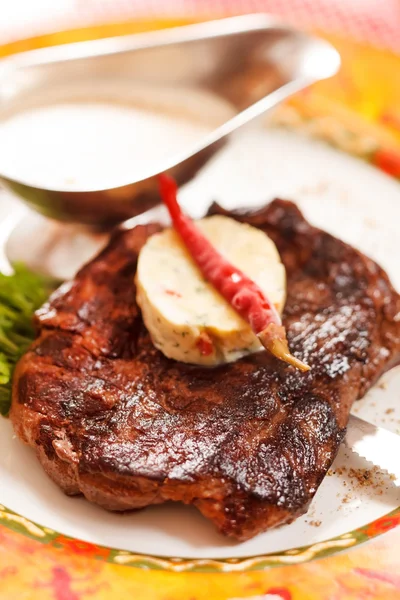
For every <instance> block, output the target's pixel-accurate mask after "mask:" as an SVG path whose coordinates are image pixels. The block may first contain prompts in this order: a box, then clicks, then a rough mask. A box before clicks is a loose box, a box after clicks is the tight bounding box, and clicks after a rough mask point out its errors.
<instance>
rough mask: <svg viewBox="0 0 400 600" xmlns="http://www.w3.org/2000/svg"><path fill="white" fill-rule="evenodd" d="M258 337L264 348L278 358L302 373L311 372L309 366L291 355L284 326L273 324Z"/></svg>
mask: <svg viewBox="0 0 400 600" xmlns="http://www.w3.org/2000/svg"><path fill="white" fill-rule="evenodd" d="M257 337H258V339H259V340H260V342H261V343H262V345H263V346H264V348H266V349H267V350H268V351H269V352H271V354H273V355H274V356H276V358H279V359H280V360H283V361H284V362H287V363H288V364H289V365H292V366H293V367H296V368H297V369H300V371H303V372H305V371H309V370H310V367H309V366H308V365H306V364H305V363H303V361H301V360H300V359H298V358H296V357H295V356H293V354H291V353H290V351H289V346H288V342H287V339H286V333H285V328H284V327H283V326H282V325H276V324H275V323H271V324H270V325H268V327H267V328H266V329H264V331H261V332H260V333H259V334H258V336H257Z"/></svg>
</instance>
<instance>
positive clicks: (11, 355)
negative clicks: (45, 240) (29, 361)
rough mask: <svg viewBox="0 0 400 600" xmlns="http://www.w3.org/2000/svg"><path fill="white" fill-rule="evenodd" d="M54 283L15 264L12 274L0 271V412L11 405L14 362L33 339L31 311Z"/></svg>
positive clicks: (41, 301)
mask: <svg viewBox="0 0 400 600" xmlns="http://www.w3.org/2000/svg"><path fill="white" fill-rule="evenodd" d="M54 287H55V282H54V281H53V280H50V279H49V278H47V277H44V276H42V275H37V274H36V273H32V272H31V271H29V270H28V269H26V268H25V267H24V266H22V265H17V266H16V267H15V270H14V274H13V275H3V274H1V273H0V414H2V415H7V414H8V411H9V410H10V406H11V383H12V375H13V372H14V368H15V365H16V364H17V362H18V360H19V359H20V358H21V356H22V355H23V354H24V352H26V350H27V349H28V348H29V346H30V344H31V343H32V342H33V340H34V339H35V330H34V327H33V321H32V318H33V313H34V312H35V310H36V309H38V308H39V307H40V306H41V305H42V304H43V303H44V302H45V301H46V300H47V298H48V296H49V294H50V292H51V291H52V290H53V289H54Z"/></svg>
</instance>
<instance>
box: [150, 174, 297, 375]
mask: <svg viewBox="0 0 400 600" xmlns="http://www.w3.org/2000/svg"><path fill="white" fill-rule="evenodd" d="M159 183H160V193H161V198H162V200H163V202H164V204H165V205H166V207H167V208H168V211H169V214H170V216H171V219H172V222H173V225H174V227H175V229H176V231H177V232H178V233H179V235H180V237H181V238H182V241H183V243H184V244H185V246H186V248H187V249H188V251H189V253H190V255H191V256H192V258H193V260H194V261H195V262H196V264H197V266H198V267H199V269H200V271H201V272H202V273H203V275H204V277H205V278H206V279H207V280H208V281H209V282H210V283H211V284H212V285H213V286H214V287H215V289H216V290H217V291H218V292H219V293H220V294H221V296H223V298H225V300H226V301H227V302H228V303H229V304H230V305H231V306H232V307H233V308H234V309H235V310H236V312H238V313H239V314H240V316H241V317H242V318H243V319H244V320H245V321H247V323H249V325H250V327H251V328H252V330H253V331H254V333H255V334H256V335H257V336H258V338H259V339H260V341H261V343H262V344H263V346H264V347H265V348H266V349H267V350H269V351H270V352H271V353H272V354H274V355H275V356H277V357H278V358H280V359H281V360H284V361H286V362H288V363H290V364H291V365H293V366H295V367H297V368H298V369H301V370H302V371H308V369H309V367H308V366H307V365H305V364H304V363H303V362H302V361H301V360H299V359H298V358H296V357H295V356H293V355H292V354H290V352H289V349H288V343H287V339H286V332H285V328H284V327H283V326H282V321H281V318H280V316H279V314H278V312H277V310H276V308H275V307H274V305H273V304H272V303H271V302H270V301H269V299H268V298H267V297H266V296H265V294H264V292H263V291H262V290H261V288H260V287H259V286H258V285H257V284H256V283H255V282H254V281H252V280H251V279H250V278H249V277H247V275H245V274H244V273H243V272H242V271H240V270H239V269H237V268H236V267H234V266H233V265H231V264H230V263H229V262H228V261H227V260H226V259H225V258H224V257H223V256H222V255H221V254H220V253H219V252H218V250H216V249H215V248H214V246H213V245H212V244H211V243H210V242H209V240H208V239H207V238H206V237H205V236H204V235H203V233H202V232H201V231H200V230H199V229H198V228H197V226H196V225H195V223H194V222H193V221H192V220H191V219H190V218H189V217H187V216H186V215H184V214H183V213H182V211H181V209H180V206H179V204H178V201H177V198H176V193H177V185H176V183H175V181H174V180H173V179H172V177H170V176H168V175H165V174H162V175H160V176H159Z"/></svg>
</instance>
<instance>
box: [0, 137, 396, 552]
mask: <svg viewBox="0 0 400 600" xmlns="http://www.w3.org/2000/svg"><path fill="white" fill-rule="evenodd" d="M275 196H280V197H283V198H288V199H293V200H295V201H296V202H297V203H298V205H299V206H300V208H301V209H302V210H303V211H304V213H305V215H306V217H307V218H308V219H309V220H310V221H311V222H312V223H313V224H315V225H318V226H320V227H323V228H324V229H326V230H328V231H329V232H331V233H333V234H335V235H337V236H339V237H341V238H342V239H344V240H345V241H347V242H350V243H351V244H353V245H354V246H356V247H358V248H360V249H361V250H362V251H364V252H366V253H367V254H369V255H370V256H371V257H372V258H374V259H375V260H377V261H378V262H379V263H380V264H381V265H382V266H383V267H384V268H385V269H386V270H387V271H388V273H389V275H390V277H391V278H392V281H393V283H394V284H395V286H396V287H397V288H398V289H399V288H400V268H399V264H398V256H399V254H400V252H399V251H400V236H399V234H398V223H400V186H399V185H398V183H396V182H395V181H394V180H392V179H390V178H389V177H387V176H386V175H384V174H382V173H380V172H378V171H377V170H375V169H374V168H372V167H370V166H368V165H366V164H364V163H362V162H361V161H359V160H357V159H354V158H351V157H349V156H347V155H345V154H342V153H340V152H338V151H336V150H334V149H332V148H330V147H329V146H326V145H324V144H322V143H318V142H316V141H312V140H309V139H304V138H300V137H298V136H297V135H296V134H292V133H288V132H285V131H280V130H270V131H265V130H261V129H258V128H256V127H254V128H250V129H248V130H247V131H246V132H243V133H242V134H241V135H240V136H238V137H237V138H236V139H235V140H234V141H233V143H232V144H231V145H230V146H229V147H227V148H226V149H225V150H224V151H223V152H222V153H221V154H219V155H218V156H217V157H216V158H215V159H214V160H213V162H211V163H210V164H209V165H208V166H207V167H206V168H205V169H204V170H203V171H202V173H201V174H199V175H198V176H197V178H196V179H195V180H194V181H192V182H191V183H190V184H188V185H187V186H185V188H184V189H183V190H182V192H181V195H180V199H181V201H182V203H183V205H184V206H185V207H186V208H187V209H188V210H190V212H191V213H192V214H194V215H200V214H202V213H203V212H204V210H205V207H206V206H207V205H208V204H209V203H210V202H211V201H212V200H218V201H219V202H221V203H222V204H223V205H225V206H226V207H228V208H231V207H235V206H246V205H253V206H254V205H257V204H258V205H259V204H262V203H265V202H266V201H268V200H270V199H271V198H273V197H275ZM10 206H12V207H13V206H14V204H11V205H10V203H9V200H8V199H6V198H4V200H2V201H1V203H0V236H1V231H2V229H1V222H2V223H3V226H4V227H3V231H4V232H5V229H6V227H8V225H7V223H9V222H10V218H11V219H12V214H13V213H12V211H11V212H10ZM13 210H14V209H13ZM18 210H20V209H18ZM1 211H2V212H1ZM6 213H7V215H8V219H9V221H7V220H5V216H6ZM399 397H400V369H396V370H394V371H392V372H391V373H389V374H388V375H387V376H385V378H384V382H383V383H382V382H381V384H379V385H378V386H377V387H375V388H374V389H373V390H372V391H371V392H370V393H369V394H368V395H367V396H366V398H364V399H363V400H362V401H360V402H359V403H358V404H357V405H356V407H355V409H354V410H355V412H356V413H357V414H358V415H360V416H362V417H363V418H365V419H368V420H370V421H373V422H374V423H376V424H378V425H382V426H385V427H387V428H389V429H392V430H393V431H395V432H398V433H400V403H399ZM342 467H346V472H345V473H342V474H341V475H340V474H338V473H337V472H336V474H333V475H331V476H327V477H326V478H325V480H324V482H323V484H322V485H321V487H320V489H319V491H318V493H317V495H316V497H315V499H314V502H313V503H312V506H311V508H310V511H309V514H308V515H306V516H304V517H303V518H301V519H298V520H297V521H296V522H295V523H293V524H291V525H287V526H285V527H282V528H280V529H277V530H275V531H270V532H267V533H264V534H261V535H259V536H257V537H256V538H254V539H252V540H250V541H248V542H245V543H242V544H239V543H234V542H230V541H228V540H226V539H225V538H223V537H222V536H220V535H219V534H217V533H216V532H215V530H214V528H213V526H212V525H211V524H210V523H209V522H208V521H206V519H204V518H203V517H202V516H201V515H200V514H199V513H197V511H196V510H195V509H194V508H191V507H185V506H183V505H180V504H176V505H173V504H168V505H164V506H157V507H152V508H148V509H145V510H143V511H140V512H136V513H131V514H125V515H119V514H112V513H108V512H106V511H103V510H102V509H100V508H98V507H96V506H94V505H91V504H89V503H88V502H86V501H85V500H84V499H82V498H68V497H66V496H64V495H63V494H62V492H61V491H60V490H59V489H58V488H57V487H56V486H55V484H53V483H52V482H51V481H50V480H49V479H48V478H47V476H46V475H45V474H44V472H43V471H42V469H41V467H40V466H39V463H38V462H37V461H36V458H35V457H34V455H33V453H32V451H31V450H30V449H29V448H26V447H24V446H23V445H22V444H21V442H19V441H18V440H17V439H15V437H13V433H12V428H11V424H10V423H9V422H8V421H7V420H6V419H1V418H0V482H1V488H0V502H1V503H2V504H4V505H5V506H7V507H8V508H10V509H12V510H13V511H15V512H17V513H19V514H21V515H23V516H25V517H28V518H29V519H31V520H33V521H36V522H37V523H40V524H42V525H44V526H46V527H50V528H52V529H55V530H57V531H59V532H62V533H64V534H66V535H70V536H72V537H77V538H81V539H83V540H87V541H91V542H95V543H98V544H101V545H105V546H111V547H116V548H119V549H125V550H131V551H133V552H138V553H145V554H156V555H162V556H169V557H170V556H181V557H198V558H207V557H215V558H219V557H246V556H252V555H256V554H266V553H270V552H274V553H275V552H279V551H283V550H287V549H289V548H295V547H298V546H304V545H308V544H312V543H315V542H317V541H322V540H326V539H329V538H332V537H335V536H337V535H340V534H343V533H345V532H347V531H351V530H354V529H356V528H358V527H360V526H362V525H364V524H366V523H368V522H370V521H373V520H375V519H377V518H378V517H380V516H383V515H385V514H386V513H388V512H390V511H391V510H393V509H395V508H397V507H398V506H400V489H398V488H396V487H395V486H394V484H393V482H392V481H391V480H390V479H389V478H388V477H386V476H385V475H384V474H379V473H378V474H377V473H375V474H374V475H373V478H372V485H370V486H362V485H360V484H359V483H358V482H357V480H356V479H354V477H353V478H351V477H350V476H349V474H348V472H349V470H350V469H354V470H355V471H359V470H360V469H364V468H369V467H371V465H370V464H368V463H366V462H365V461H363V460H362V459H360V458H359V457H357V456H356V455H353V454H351V453H346V452H345V451H344V450H343V449H341V450H340V452H339V455H338V457H337V459H336V461H335V464H334V469H336V471H337V470H339V471H340V470H341V468H342ZM352 481H353V483H352Z"/></svg>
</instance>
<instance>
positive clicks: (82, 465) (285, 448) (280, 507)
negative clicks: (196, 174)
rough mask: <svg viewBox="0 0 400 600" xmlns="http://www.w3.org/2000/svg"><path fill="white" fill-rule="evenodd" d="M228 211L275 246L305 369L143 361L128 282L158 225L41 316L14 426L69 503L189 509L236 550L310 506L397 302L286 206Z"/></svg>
mask: <svg viewBox="0 0 400 600" xmlns="http://www.w3.org/2000/svg"><path fill="white" fill-rule="evenodd" d="M212 212H213V213H221V214H225V213H224V211H223V210H222V209H221V208H220V207H218V206H216V205H215V206H214V207H213V208H212ZM229 214H230V213H229ZM230 216H233V217H234V218H236V219H239V220H242V221H245V222H248V223H250V224H251V225H254V226H257V227H260V228H261V229H263V230H264V231H265V232H266V233H267V234H268V235H270V236H271V237H272V239H273V240H274V241H275V243H276V244H277V246H278V249H279V251H280V253H281V256H282V259H283V262H284V264H285V266H286V269H287V275H288V298H287V304H286V308H285V312H284V323H285V325H286V327H287V332H288V338H289V342H290V347H291V349H292V350H293V351H294V352H295V353H298V355H299V357H301V358H302V359H303V360H305V361H306V362H308V363H309V364H310V365H311V366H312V370H311V371H310V372H309V373H306V374H303V373H300V372H298V371H296V370H294V369H293V368H291V367H289V366H287V365H285V364H284V363H282V362H281V361H278V360H277V359H275V358H274V357H272V356H270V355H269V354H268V353H266V352H260V353H257V354H254V355H252V356H250V357H246V358H244V359H242V360H240V361H238V362H236V363H233V364H229V365H225V366H221V367H217V368H215V369H207V368H200V367H195V366H191V365H184V364H181V363H176V362H174V361H172V360H168V359H166V358H165V357H164V356H163V355H162V354H161V353H160V352H158V351H157V350H155V348H154V347H153V345H152V343H151V341H150V338H149V336H148V334H147V332H146V329H145V327H144V326H143V323H142V321H141V318H140V313H139V310H138V308H137V305H136V301H135V289H134V273H135V268H136V260H137V254H138V252H139V251H140V248H141V246H142V245H143V243H144V242H145V240H146V239H147V236H148V235H151V234H152V233H154V232H156V231H158V230H159V229H160V228H159V226H157V225H148V226H141V227H137V228H136V229H134V230H131V231H125V232H120V233H117V234H116V235H115V236H114V237H113V238H112V240H111V242H110V244H109V246H108V247H107V248H106V249H105V250H104V251H103V252H102V253H101V254H100V255H99V257H97V258H96V259H95V260H94V261H92V262H91V263H89V264H88V265H87V266H86V267H84V268H83V269H82V270H81V272H80V273H79V274H78V275H77V277H76V279H75V280H74V282H72V283H69V284H65V285H64V286H62V287H61V288H60V290H59V291H58V292H56V294H55V295H54V296H53V297H52V299H51V300H50V302H49V303H48V304H46V305H45V306H44V307H43V308H42V309H41V310H40V311H39V313H38V315H37V324H38V331H39V333H38V339H37V341H36V342H35V343H34V345H33V346H32V348H31V350H30V351H29V352H28V353H27V354H26V356H25V357H24V358H23V359H22V361H21V362H20V364H19V365H18V369H17V373H16V378H15V390H14V398H13V406H12V412H11V418H12V420H13V423H14V427H15V429H16V432H17V434H18V435H19V436H20V437H21V438H22V439H23V440H25V441H27V442H28V443H30V444H31V445H32V446H33V447H34V448H35V450H36V452H37V454H38V457H39V460H40V461H41V462H42V464H43V466H44V468H45V469H46V471H47V472H48V473H49V475H50V476H51V477H52V478H53V479H54V480H55V481H56V482H57V483H58V484H59V485H60V486H61V487H62V488H63V489H64V491H66V493H79V492H82V493H84V494H85V496H86V497H87V498H88V499H89V500H90V501H93V502H96V503H98V504H100V505H102V506H104V507H105V508H109V509H111V510H127V509H130V508H138V507H141V506H146V505H147V504H151V503H160V502H164V501H166V500H169V499H173V500H180V501H182V502H185V503H193V504H195V505H196V506H197V507H198V508H199V509H200V510H201V511H202V512H203V514H204V515H206V516H207V517H208V518H210V519H211V520H212V521H213V522H214V523H215V525H216V526H217V527H218V529H219V530H220V531H222V532H223V533H225V534H227V535H230V536H233V537H236V538H238V539H247V538H249V537H251V536H253V535H255V534H256V533H258V532H260V531H263V530H265V529H267V528H269V527H272V526H275V525H278V524H282V523H285V522H290V521H291V520H293V519H294V518H295V517H296V516H298V515H299V514H301V513H303V512H304V511H305V510H306V509H307V506H308V504H309V502H310V501H311V499H312V497H313V495H314V494H315V491H316V490H317V488H318V485H319V484H320V482H321V481H322V479H323V477H324V475H325V473H326V471H327V470H328V468H329V466H330V465H331V463H332V461H333V459H334V457H335V455H336V453H337V450H338V447H339V444H340V442H341V440H342V437H343V435H344V428H345V426H346V423H347V419H348V414H349V410H350V408H351V405H352V403H353V402H354V401H355V400H356V399H357V398H359V397H360V396H361V395H363V394H364V393H365V391H366V390H367V389H368V388H369V387H370V386H371V385H372V384H373V382H374V381H375V380H376V379H377V378H378V377H379V376H380V375H381V373H383V372H384V371H385V370H386V369H387V368H389V367H390V366H393V365H394V364H395V363H397V362H399V347H400V322H399V314H400V301H399V297H398V295H397V294H396V293H395V292H394V290H393V288H392V287H391V285H390V282H389V280H388V278H387V276H386V274H385V273H384V272H383V271H382V270H381V269H380V268H379V267H378V266H377V265H375V263H373V262H372V261H370V260H369V259H367V258H366V257H364V256H363V255H362V254H360V253H359V252H357V251H356V250H354V249H352V248H351V247H349V246H348V245H346V244H344V243H343V242H341V241H339V240H337V239H335V238H333V237H332V236H330V235H328V234H326V233H324V232H322V231H320V230H317V229H315V228H313V227H311V226H310V225H309V224H308V223H307V222H306V221H305V220H304V218H303V217H302V215H301V213H300V212H299V211H298V209H297V208H296V207H295V206H294V205H293V204H291V203H288V202H284V201H281V200H276V201H274V202H272V203H271V204H270V205H269V206H267V207H265V208H264V209H262V210H261V211H259V212H256V213H252V214H238V213H236V214H234V215H232V214H230ZM160 275H161V276H162V274H160Z"/></svg>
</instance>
